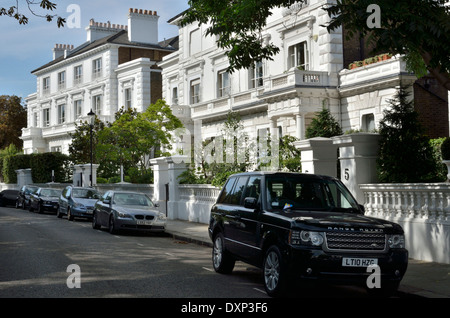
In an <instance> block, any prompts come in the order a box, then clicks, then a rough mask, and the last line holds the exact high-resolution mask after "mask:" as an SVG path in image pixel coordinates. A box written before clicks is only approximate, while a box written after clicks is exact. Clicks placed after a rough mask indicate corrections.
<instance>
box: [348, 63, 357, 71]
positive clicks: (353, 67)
mask: <svg viewBox="0 0 450 318" xmlns="http://www.w3.org/2000/svg"><path fill="white" fill-rule="evenodd" d="M357 67H358V65H357V64H356V62H352V63H350V64H349V65H348V68H349V69H350V70H353V69H355V68H357Z"/></svg>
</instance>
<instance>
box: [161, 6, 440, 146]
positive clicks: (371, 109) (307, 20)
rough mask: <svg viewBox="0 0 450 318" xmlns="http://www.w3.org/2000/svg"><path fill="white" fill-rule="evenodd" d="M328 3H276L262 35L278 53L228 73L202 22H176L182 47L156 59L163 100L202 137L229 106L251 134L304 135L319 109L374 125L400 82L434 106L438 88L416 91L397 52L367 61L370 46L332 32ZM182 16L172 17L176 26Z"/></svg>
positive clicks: (350, 123) (345, 124)
mask: <svg viewBox="0 0 450 318" xmlns="http://www.w3.org/2000/svg"><path fill="white" fill-rule="evenodd" d="M326 3H327V1H324V0H310V1H308V2H307V3H306V4H303V5H302V4H294V5H292V6H290V7H289V8H279V9H274V10H273V11H272V15H271V16H270V17H269V19H268V21H267V27H266V28H265V29H264V30H263V32H262V39H263V41H271V42H272V43H274V44H275V45H277V46H278V47H279V48H280V52H279V54H277V55H276V56H274V58H273V61H263V62H261V63H255V65H254V66H253V67H252V68H250V69H246V70H239V71H236V72H233V73H232V74H230V73H228V72H227V71H226V70H227V67H228V65H229V64H228V60H227V57H226V55H225V54H224V51H223V50H222V49H219V48H218V47H217V46H216V45H215V39H214V38H213V37H206V36H204V34H205V30H206V28H207V26H206V25H201V26H198V24H197V23H194V24H191V25H187V26H183V27H181V26H180V27H179V50H178V51H176V52H174V53H172V54H170V55H167V56H165V57H164V58H163V61H162V62H160V63H159V65H160V66H161V67H162V69H163V98H164V99H165V100H166V101H167V102H168V103H169V104H171V105H172V108H173V109H174V111H175V112H176V113H178V114H179V116H180V118H182V119H183V122H184V123H185V125H186V127H187V128H188V129H189V130H190V131H191V132H194V126H195V124H196V123H197V124H198V126H201V129H199V130H198V132H200V131H201V138H202V139H203V140H204V139H208V138H214V137H215V136H218V135H219V134H220V133H221V130H222V128H223V123H224V119H225V118H226V115H227V113H228V112H229V111H233V112H239V113H240V115H241V120H242V123H243V125H244V129H245V132H246V134H247V135H248V136H250V137H256V136H258V134H259V132H260V131H261V130H269V129H270V128H275V129H278V132H279V133H280V134H282V135H291V136H295V137H297V138H298V139H300V140H301V139H304V138H305V131H306V128H307V127H308V125H309V124H310V122H311V120H312V118H314V117H315V115H316V113H317V112H318V111H320V110H321V109H322V108H323V107H326V108H328V109H329V110H330V112H331V113H332V115H333V116H334V117H335V118H336V119H337V120H338V122H339V123H340V125H341V127H342V129H343V131H353V130H357V131H373V130H374V129H376V128H377V126H378V122H379V121H380V120H381V119H382V117H383V110H384V109H385V108H386V107H389V99H391V98H392V97H393V95H394V94H395V92H396V88H397V87H398V86H399V85H411V86H410V90H411V93H412V94H413V95H412V96H413V98H415V99H417V97H420V100H421V103H420V107H421V108H422V109H427V107H428V106H433V102H432V101H431V99H430V98H428V97H429V96H428V95H430V94H431V95H433V96H434V95H436V94H435V93H434V92H431V93H430V91H429V89H425V91H421V92H419V90H418V87H417V85H418V84H417V78H416V77H415V76H414V74H411V73H409V72H407V71H406V63H405V61H404V60H403V59H402V57H401V56H393V57H392V56H388V58H387V59H385V60H383V59H382V58H381V55H380V60H379V61H378V60H377V61H376V62H375V61H374V60H372V61H370V62H367V65H365V64H364V62H363V60H365V59H366V58H367V57H369V56H368V54H369V52H364V46H361V45H360V43H359V40H358V44H357V47H355V45H356V44H355V41H354V40H347V39H346V37H345V36H344V34H343V31H342V29H337V30H335V31H332V32H331V33H329V32H328V31H327V30H326V28H325V27H323V26H321V25H324V24H326V23H327V22H328V21H329V17H328V15H327V13H326V12H325V11H324V10H323V9H322V6H323V5H324V4H326ZM181 16H182V13H181V14H180V15H178V16H176V17H174V18H172V19H171V20H169V23H171V24H173V25H179V21H180V19H181ZM366 51H368V50H366ZM356 60H360V61H361V62H360V63H359V64H358V65H360V67H357V68H354V69H349V67H350V65H349V64H350V62H349V61H356ZM369 63H370V64H369ZM421 88H424V85H421ZM439 96H440V97H438V98H439V100H440V101H441V102H442V103H443V104H445V106H444V107H441V109H440V111H441V113H440V115H439V116H438V117H436V118H435V120H434V124H435V125H439V126H440V132H439V133H437V134H438V135H439V136H435V135H433V137H443V136H448V131H449V125H448V122H449V120H448V99H447V96H446V92H442V91H441V92H440V95H439ZM427 103H428V104H427ZM442 108H443V109H442ZM198 126H197V127H198ZM430 129H433V127H431V128H430ZM430 135H431V134H430Z"/></svg>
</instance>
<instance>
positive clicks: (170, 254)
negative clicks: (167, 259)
mask: <svg viewBox="0 0 450 318" xmlns="http://www.w3.org/2000/svg"><path fill="white" fill-rule="evenodd" d="M164 254H166V255H169V256H175V255H174V254H172V253H164Z"/></svg>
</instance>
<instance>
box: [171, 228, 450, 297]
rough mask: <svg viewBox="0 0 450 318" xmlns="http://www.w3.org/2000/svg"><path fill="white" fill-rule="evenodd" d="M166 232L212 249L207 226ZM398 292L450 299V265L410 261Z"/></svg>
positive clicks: (172, 229) (179, 238)
mask: <svg viewBox="0 0 450 318" xmlns="http://www.w3.org/2000/svg"><path fill="white" fill-rule="evenodd" d="M166 232H167V233H168V234H170V235H172V236H173V237H174V238H175V239H178V240H182V241H188V242H192V243H196V244H200V245H204V246H209V247H212V242H211V239H210V238H209V235H208V225H207V224H203V223H196V222H189V221H183V220H168V221H167V230H166ZM398 291H399V292H400V293H406V294H410V295H415V296H418V297H423V298H450V264H441V263H435V262H426V261H420V260H415V259H409V262H408V269H407V271H406V274H405V276H404V277H403V280H402V282H401V283H400V287H399V290H398Z"/></svg>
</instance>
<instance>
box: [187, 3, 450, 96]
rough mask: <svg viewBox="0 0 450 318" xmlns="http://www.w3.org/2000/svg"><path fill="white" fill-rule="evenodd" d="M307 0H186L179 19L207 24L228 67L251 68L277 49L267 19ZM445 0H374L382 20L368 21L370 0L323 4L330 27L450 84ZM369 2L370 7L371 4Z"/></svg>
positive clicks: (449, 38)
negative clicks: (266, 33)
mask: <svg viewBox="0 0 450 318" xmlns="http://www.w3.org/2000/svg"><path fill="white" fill-rule="evenodd" d="M304 2H305V0H300V1H294V0H241V1H229V0H190V1H189V4H190V9H188V10H187V11H186V12H185V13H184V17H183V19H182V22H181V23H182V25H186V24H189V23H195V22H197V23H199V24H208V25H209V26H208V28H207V30H206V35H212V36H216V37H218V41H217V45H218V46H219V47H220V48H223V49H225V50H226V54H227V56H228V58H229V61H230V66H229V71H230V72H231V71H234V70H238V69H242V68H250V67H251V66H252V65H253V64H254V62H255V61H262V60H272V57H273V56H274V55H275V54H277V53H278V52H279V51H280V49H279V48H278V47H276V46H275V45H273V44H272V43H265V42H264V41H263V40H262V31H263V29H264V27H265V26H266V19H267V18H268V17H269V16H270V15H271V14H272V13H271V10H272V9H273V8H277V7H289V6H290V5H292V4H295V3H296V4H297V5H298V4H303V3H304ZM445 2H446V0H434V1H431V0H416V1H414V3H411V1H410V0H397V1H391V0H378V1H376V4H377V5H378V8H380V11H381V12H380V25H379V26H376V27H373V24H372V23H368V21H370V19H371V18H372V15H373V14H374V12H373V11H371V10H368V8H369V9H370V8H372V7H373V6H371V5H373V4H374V1H373V0H358V1H350V0H337V1H335V2H334V1H333V3H332V4H328V5H327V6H326V7H324V8H323V9H324V10H326V11H327V13H328V15H329V16H330V17H331V18H330V21H329V23H327V24H326V25H324V26H325V27H326V28H327V30H328V31H329V32H331V31H333V30H336V29H337V28H340V27H344V28H345V29H346V30H348V31H349V35H353V34H358V35H361V36H362V37H365V36H367V38H368V40H369V41H368V44H370V45H371V46H372V47H373V48H374V50H375V51H377V52H380V51H381V52H382V51H386V52H389V53H392V54H405V55H406V59H407V61H408V67H409V68H410V70H412V71H414V72H415V73H416V75H418V76H421V75H423V74H424V72H425V71H426V70H428V71H430V73H432V74H433V76H435V77H436V79H437V80H438V81H439V82H440V83H441V84H442V85H443V86H444V87H445V88H447V89H448V90H450V75H449V72H450V18H449V15H450V12H449V10H450V6H445ZM369 6H370V7H369ZM375 13H376V12H375Z"/></svg>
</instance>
